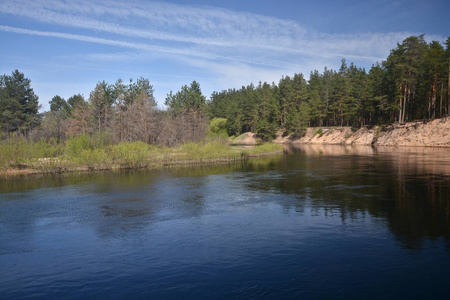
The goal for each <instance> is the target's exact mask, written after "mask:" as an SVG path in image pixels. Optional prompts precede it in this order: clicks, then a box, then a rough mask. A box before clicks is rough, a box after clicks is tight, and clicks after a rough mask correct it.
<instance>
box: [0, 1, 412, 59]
mask: <svg viewBox="0 0 450 300" xmlns="http://www.w3.org/2000/svg"><path fill="white" fill-rule="evenodd" d="M0 12H2V13H7V14H11V15H16V16H22V17H28V18H31V19H34V20H36V21H39V22H44V23H50V24H57V25H62V26H67V27H69V28H78V29H83V30H91V31H92V33H93V34H99V32H104V33H108V34H115V35H119V36H120V37H121V38H120V39H121V40H123V42H122V45H125V46H128V47H129V46H131V45H130V44H127V43H126V41H129V40H130V38H131V37H134V38H139V39H143V40H144V41H145V40H146V41H147V42H143V41H142V40H141V41H139V43H136V41H134V43H136V44H137V45H138V48H140V49H142V48H145V47H143V46H142V43H149V42H148V40H150V41H151V43H152V44H155V43H161V44H162V43H165V42H173V43H175V44H171V45H170V48H172V49H173V48H177V49H180V48H186V47H207V48H208V50H209V51H211V56H212V57H215V56H227V55H226V54H230V55H229V56H230V57H233V54H234V52H236V49H239V51H240V52H241V53H242V52H246V55H247V56H252V53H253V52H254V51H258V49H260V50H263V51H266V52H276V53H278V55H294V56H295V55H307V56H310V57H330V58H331V57H348V58H356V59H359V60H370V61H376V60H380V59H383V58H385V57H386V55H387V54H388V53H389V50H390V49H391V48H392V47H394V46H395V44H396V42H398V41H401V40H402V39H404V38H405V37H407V36H408V35H411V34H408V33H390V34H377V33H361V34H352V35H330V34H321V33H318V32H315V31H313V30H311V29H306V28H305V27H304V26H301V25H300V24H298V23H296V22H294V21H290V20H283V19H279V18H274V17H267V16H261V15H256V14H252V13H245V12H236V11H230V10H226V9H220V8H213V7H192V6H185V5H176V4H169V3H161V2H133V1H131V2H127V3H122V2H117V1H108V2H104V1H103V2H98V3H97V2H93V1H68V2H62V1H57V0H22V1H21V0H17V1H4V2H2V3H1V4H0ZM59 37H62V36H61V35H60V36H59ZM72 37H73V36H72ZM87 40H88V41H90V42H95V41H94V40H93V39H92V38H90V39H86V38H84V41H87ZM98 42H100V43H104V41H102V40H98ZM110 44H113V45H118V46H120V43H118V42H114V43H110ZM153 47H154V45H153ZM166 50H167V49H166ZM171 52H174V50H171ZM175 52H178V50H177V51H175ZM181 54H183V53H181ZM190 54H192V53H190ZM196 55H197V56H198V55H205V53H197V54H196ZM206 58H210V57H206ZM289 58H290V57H289ZM289 58H288V59H289Z"/></svg>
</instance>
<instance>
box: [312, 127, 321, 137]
mask: <svg viewBox="0 0 450 300" xmlns="http://www.w3.org/2000/svg"><path fill="white" fill-rule="evenodd" d="M317 134H318V135H319V137H321V136H322V135H323V129H322V128H319V129H317V130H315V131H314V135H317Z"/></svg>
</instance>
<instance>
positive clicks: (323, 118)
mask: <svg viewBox="0 0 450 300" xmlns="http://www.w3.org/2000/svg"><path fill="white" fill-rule="evenodd" d="M449 45H450V38H447V40H446V42H445V45H442V44H441V43H439V42H437V41H432V42H431V43H427V42H426V41H425V38H424V35H420V36H411V37H408V38H406V39H405V40H404V41H403V42H402V43H398V44H397V47H396V48H395V49H392V50H391V51H390V54H389V56H388V57H387V58H386V60H384V61H382V62H377V63H375V64H374V65H372V67H371V69H370V70H369V71H368V72H367V71H366V70H365V69H363V68H360V67H357V66H356V65H354V64H353V63H348V62H347V61H346V60H345V59H342V62H341V67H340V68H339V70H332V69H328V68H327V67H325V68H324V70H323V71H322V72H319V71H317V70H314V71H312V72H311V73H310V75H309V79H308V80H307V79H306V78H305V76H304V75H303V74H294V75H293V76H284V77H282V78H281V79H280V80H279V82H278V84H276V83H274V82H272V83H267V82H264V83H262V82H259V83H258V85H256V86H255V85H254V84H249V85H247V86H242V88H240V89H229V90H223V91H218V92H213V93H212V95H211V96H210V98H209V99H208V100H207V99H206V97H205V96H204V95H203V94H202V92H201V89H200V84H199V83H198V82H197V81H193V82H192V83H191V84H190V85H184V86H182V87H181V89H180V90H179V91H177V92H175V93H174V92H172V91H171V92H170V93H169V94H168V95H167V98H166V99H165V104H166V106H167V108H166V109H161V108H158V107H157V105H156V102H155V99H154V97H153V91H154V90H153V86H152V85H151V84H150V81H149V80H148V79H145V78H142V77H141V78H139V79H137V80H136V81H133V80H132V79H130V81H129V82H127V83H125V82H124V81H123V80H122V79H118V80H117V81H116V82H115V83H114V84H110V83H107V82H105V81H100V82H98V83H97V85H96V86H95V88H94V90H92V91H91V93H90V95H89V97H87V99H86V98H85V97H84V96H83V95H81V94H76V95H73V96H72V97H70V98H68V99H67V100H66V99H63V98H62V97H60V96H58V95H56V96H54V97H53V98H52V99H51V101H50V103H49V104H50V111H48V112H45V113H39V108H40V106H39V102H38V96H37V95H35V94H34V91H33V89H32V87H31V81H30V80H29V79H28V78H26V77H25V75H24V74H23V73H21V72H19V71H18V70H16V71H14V72H12V74H11V75H6V74H5V75H3V76H1V79H0V132H1V133H0V135H1V139H3V140H5V139H9V138H10V137H11V136H12V135H20V136H25V137H27V138H28V139H31V140H35V141H37V140H41V139H45V140H49V139H53V141H55V142H56V143H63V142H65V141H66V139H69V138H70V137H75V136H81V135H90V136H92V135H102V136H104V137H106V138H107V139H108V140H109V141H110V143H113V144H114V143H119V142H123V141H127V142H134V141H141V142H144V143H148V144H151V145H159V146H176V145H182V144H184V143H188V142H199V141H204V140H205V138H206V137H207V136H208V135H210V136H214V135H218V136H224V137H226V136H237V135H239V134H241V133H244V132H249V131H251V132H254V133H256V134H257V136H258V137H259V138H261V140H271V139H273V138H274V137H275V134H276V132H277V131H278V130H280V129H282V130H284V131H285V132H286V133H287V134H293V135H294V136H301V135H302V134H303V132H304V130H305V128H306V127H308V126H309V127H311V126H313V127H321V126H352V127H357V128H359V127H361V126H372V125H381V124H389V123H393V122H399V123H404V122H406V121H410V120H419V119H420V120H424V119H427V120H428V119H434V118H439V117H442V116H445V115H448V114H449V113H450V78H449V68H450V65H449V61H450V49H449ZM444 46H445V47H444Z"/></svg>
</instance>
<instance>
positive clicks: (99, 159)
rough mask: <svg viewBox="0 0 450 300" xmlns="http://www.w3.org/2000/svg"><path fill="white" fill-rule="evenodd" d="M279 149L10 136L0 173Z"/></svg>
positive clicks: (2, 145) (240, 156)
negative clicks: (59, 141) (161, 144)
mask: <svg viewBox="0 0 450 300" xmlns="http://www.w3.org/2000/svg"><path fill="white" fill-rule="evenodd" d="M282 149H283V147H282V146H281V145H277V144H271V143H266V144H262V145H258V146H254V147H252V148H251V149H242V148H237V147H232V146H230V144H229V143H228V142H226V141H225V140H209V141H207V142H201V143H187V144H184V145H182V146H178V147H171V148H169V147H162V148H161V147H156V146H153V145H149V144H146V143H143V142H139V141H138V142H121V143H119V144H116V145H111V144H109V142H108V140H107V139H106V138H105V137H101V136H88V135H82V136H78V137H72V138H69V139H68V140H67V141H66V143H65V144H58V143H56V140H48V141H46V140H40V141H39V142H33V141H27V140H25V139H23V138H14V137H12V138H11V139H9V140H7V141H2V142H0V173H3V174H6V173H8V171H11V170H12V169H14V170H16V171H17V170H19V171H20V169H32V170H35V171H37V172H39V173H54V172H65V171H77V170H103V169H118V168H143V167H153V166H160V165H177V164H178V165H186V164H199V163H214V162H227V161H229V162H232V161H239V160H247V159H248V157H250V156H262V155H268V154H274V153H278V152H281V151H282ZM9 173H11V172H9ZM19 173H20V172H19Z"/></svg>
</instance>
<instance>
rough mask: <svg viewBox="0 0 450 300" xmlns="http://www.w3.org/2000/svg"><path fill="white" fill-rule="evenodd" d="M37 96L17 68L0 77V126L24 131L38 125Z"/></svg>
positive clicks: (7, 130)
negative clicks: (9, 74)
mask: <svg viewBox="0 0 450 300" xmlns="http://www.w3.org/2000/svg"><path fill="white" fill-rule="evenodd" d="M39 108H40V105H39V97H38V96H36V95H35V94H34V91H33V89H32V88H31V81H30V79H28V78H26V77H25V75H24V74H23V73H21V72H19V71H18V70H15V71H14V72H12V74H11V76H8V75H6V74H5V75H3V76H1V77H0V126H1V130H3V131H6V132H14V131H21V132H22V133H25V132H27V131H29V130H30V129H32V128H34V127H36V126H37V125H39V123H40V121H41V115H40V114H39Z"/></svg>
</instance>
